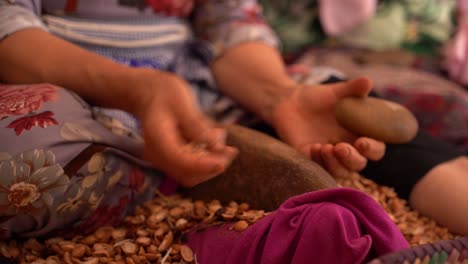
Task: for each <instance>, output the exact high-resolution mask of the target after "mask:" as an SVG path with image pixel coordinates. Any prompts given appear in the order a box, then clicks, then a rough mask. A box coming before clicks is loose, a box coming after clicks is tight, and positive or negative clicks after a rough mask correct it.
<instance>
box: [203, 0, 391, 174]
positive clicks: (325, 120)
mask: <svg viewBox="0 0 468 264" xmlns="http://www.w3.org/2000/svg"><path fill="white" fill-rule="evenodd" d="M252 2H253V3H254V2H255V1H237V3H238V7H239V8H241V9H244V10H245V8H252V7H251V6H252ZM239 3H248V4H245V5H242V4H239ZM213 5H215V4H213ZM218 5H219V4H218ZM218 7H219V6H218ZM213 9H214V8H211V10H213ZM256 10H260V8H257V9H256ZM218 11H219V10H218ZM225 12H226V14H231V13H235V14H239V12H238V11H234V12H228V11H227V10H226V11H225ZM240 14H242V12H241V13H240ZM244 14H250V15H251V13H248V12H244ZM206 17H209V15H207V16H206ZM220 17H222V16H220ZM225 17H226V19H225V20H219V19H218V20H217V19H211V20H210V19H208V18H206V19H207V20H209V21H218V22H220V21H222V23H218V24H216V23H215V24H213V25H211V27H209V26H208V27H206V26H205V27H204V30H205V31H209V32H211V34H208V36H209V38H208V40H209V41H211V42H210V43H211V44H212V46H215V47H225V48H224V49H221V51H220V50H219V49H215V55H216V56H217V57H216V58H215V60H214V61H213V63H212V65H211V68H212V70H213V73H214V76H215V79H216V81H217V83H218V85H219V87H220V89H221V90H222V91H223V92H224V93H226V94H227V95H229V96H230V97H232V98H233V99H235V100H236V101H237V102H238V103H240V104H241V105H243V106H244V107H246V108H247V109H249V110H250V111H252V112H254V113H256V114H257V115H258V116H260V117H261V118H263V120H265V121H266V122H268V123H269V124H270V125H272V126H273V127H274V128H275V130H276V131H277V132H278V134H279V136H280V137H281V138H282V139H283V140H284V141H286V142H287V143H289V144H290V145H292V146H293V147H295V148H296V149H298V150H300V151H301V152H303V153H304V154H306V155H307V156H309V157H310V158H312V159H314V160H315V161H317V162H319V163H321V164H322V165H324V166H325V167H326V168H327V169H328V170H330V171H331V172H332V174H334V175H344V174H347V173H350V172H353V171H359V170H361V169H362V168H364V167H365V165H366V162H367V158H370V159H379V158H381V157H382V156H383V153H384V149H385V147H384V144H383V143H382V142H377V141H375V140H372V139H369V138H358V137H356V136H355V135H352V134H350V133H349V132H348V131H346V130H345V129H344V128H342V127H340V126H339V125H338V123H337V122H336V119H335V117H334V106H335V105H336V103H337V101H338V100H339V99H341V98H343V97H346V96H351V95H358V96H365V95H367V93H368V92H369V91H370V88H371V87H370V82H369V81H368V80H367V79H361V80H357V81H355V82H350V83H342V84H339V85H329V86H322V87H321V88H322V89H315V87H314V88H312V89H310V88H309V89H306V87H303V86H302V85H300V84H297V83H295V82H294V81H293V80H292V79H290V78H289V76H288V75H287V73H286V70H285V65H284V63H283V61H282V59H281V56H280V54H279V52H278V51H277V49H275V48H274V47H275V46H276V45H272V43H274V42H270V41H263V40H265V39H266V40H268V39H272V38H274V37H271V36H270V37H267V36H263V37H259V36H261V34H260V33H259V32H264V33H265V32H268V31H266V30H264V29H258V28H256V27H257V26H261V27H267V26H266V25H265V23H260V22H259V21H256V22H255V23H254V25H253V26H252V25H249V24H248V23H239V22H238V19H239V17H238V16H237V20H236V19H234V18H231V19H230V20H229V19H227V18H229V15H227V16H225ZM257 17H258V19H261V14H260V13H258V14H257ZM240 19H241V21H245V20H246V19H245V18H244V19H242V18H240ZM245 27H250V29H251V32H250V34H245V36H246V37H244V38H243V39H242V38H237V39H236V38H235V37H229V36H226V33H225V32H230V34H231V35H233V36H241V34H239V33H236V31H240V32H244V33H245V32H246V31H247V30H246V29H245ZM270 33H271V32H270ZM265 34H266V33H265ZM271 34H272V33H271ZM202 36H204V35H202ZM205 36H206V35H205ZM220 36H222V37H220ZM249 36H254V38H250V37H249ZM219 39H221V40H222V39H228V40H232V39H236V42H235V44H232V42H228V43H227V44H224V45H223V44H219V42H221V43H222V41H218V40H219ZM265 44H267V45H265ZM272 46H273V47H272ZM216 52H217V53H216ZM305 98H307V99H305ZM346 142H349V143H351V144H352V145H351V144H349V143H346Z"/></svg>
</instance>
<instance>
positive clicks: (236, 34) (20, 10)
mask: <svg viewBox="0 0 468 264" xmlns="http://www.w3.org/2000/svg"><path fill="white" fill-rule="evenodd" d="M59 14H60V15H59ZM45 15H46V16H47V15H52V16H57V17H62V18H76V17H79V18H84V19H101V20H102V19H103V18H104V19H105V20H102V21H101V22H103V23H105V22H106V20H109V19H113V20H117V21H121V20H127V19H130V20H136V21H138V20H141V19H145V18H154V17H158V18H159V19H158V20H159V21H160V22H161V23H163V24H164V23H166V22H165V21H167V20H170V19H169V18H180V19H184V20H187V21H188V22H190V24H191V25H193V27H194V32H195V34H196V35H197V37H199V39H201V40H203V41H204V42H205V44H206V45H207V46H208V47H209V48H210V50H211V52H212V53H213V55H214V56H217V55H219V54H221V53H222V52H223V51H224V50H226V49H227V48H229V47H231V46H234V45H236V44H238V43H241V42H245V41H252V40H256V41H263V42H265V43H267V44H269V45H273V46H276V45H278V41H277V39H276V36H275V34H274V33H273V31H272V30H271V29H270V27H269V26H268V25H267V23H265V21H264V19H263V15H262V8H261V7H260V6H259V5H258V4H257V1H255V0H236V1H214V0H203V1H193V0H150V1H141V0H119V1H113V0H93V1H91V0H81V1H80V0H43V1H41V0H16V1H7V0H0V39H3V38H5V37H6V36H8V35H10V34H13V33H14V32H16V31H18V30H21V29H25V28H31V27H36V28H42V29H44V30H48V29H49V27H50V26H53V25H50V24H48V23H49V21H48V20H43V19H41V16H45ZM153 23H154V21H153ZM156 24H158V23H156ZM72 29H74V28H73V26H71V27H69V28H68V30H72ZM165 30H167V29H165Z"/></svg>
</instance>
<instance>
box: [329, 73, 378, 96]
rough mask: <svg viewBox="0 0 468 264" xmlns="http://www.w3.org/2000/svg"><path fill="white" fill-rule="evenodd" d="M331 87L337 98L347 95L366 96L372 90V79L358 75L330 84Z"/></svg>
mask: <svg viewBox="0 0 468 264" xmlns="http://www.w3.org/2000/svg"><path fill="white" fill-rule="evenodd" d="M331 88H332V89H333V91H334V93H335V95H336V97H337V98H338V99H341V98H344V97H349V96H367V95H368V94H369V92H370V91H371V90H372V81H371V80H370V79H368V78H366V77H360V78H356V79H352V80H349V81H347V82H341V83H336V84H332V85H331Z"/></svg>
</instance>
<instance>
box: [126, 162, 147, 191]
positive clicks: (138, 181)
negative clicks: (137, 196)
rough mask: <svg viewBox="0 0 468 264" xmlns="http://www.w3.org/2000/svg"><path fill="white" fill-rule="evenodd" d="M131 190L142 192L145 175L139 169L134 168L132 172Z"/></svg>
mask: <svg viewBox="0 0 468 264" xmlns="http://www.w3.org/2000/svg"><path fill="white" fill-rule="evenodd" d="M129 180H130V184H129V185H130V186H129V188H130V190H132V191H135V192H140V191H141V190H140V189H141V188H142V186H143V184H144V183H145V175H144V174H143V173H142V172H141V171H140V170H139V169H138V168H135V167H134V168H133V169H132V171H131V173H130V179H129Z"/></svg>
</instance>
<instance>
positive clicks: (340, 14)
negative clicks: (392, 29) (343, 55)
mask: <svg viewBox="0 0 468 264" xmlns="http://www.w3.org/2000/svg"><path fill="white" fill-rule="evenodd" d="M376 8H377V0H319V16H320V22H321V24H322V28H323V30H324V31H325V33H327V34H328V35H330V36H336V35H339V34H342V33H344V32H346V31H349V30H351V29H353V28H355V27H357V26H359V25H360V24H362V23H364V22H365V21H367V20H368V19H370V18H371V17H372V16H374V13H375V10H376Z"/></svg>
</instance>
